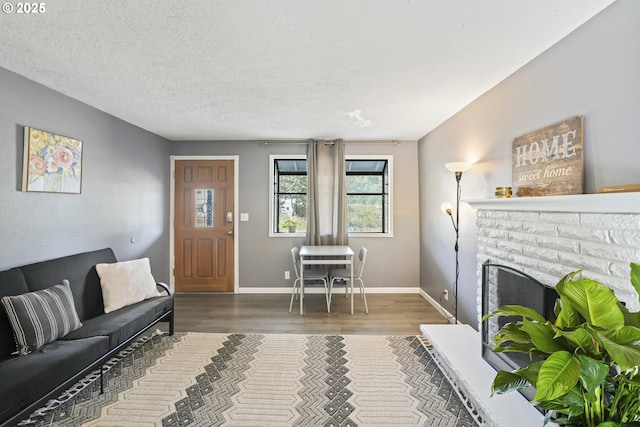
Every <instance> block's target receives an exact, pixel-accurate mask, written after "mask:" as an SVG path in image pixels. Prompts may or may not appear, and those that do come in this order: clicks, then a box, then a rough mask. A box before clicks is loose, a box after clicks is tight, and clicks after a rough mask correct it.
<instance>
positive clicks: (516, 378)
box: [491, 371, 531, 396]
mask: <svg viewBox="0 0 640 427" xmlns="http://www.w3.org/2000/svg"><path fill="white" fill-rule="evenodd" d="M530 385H531V384H530V383H529V381H527V380H526V379H525V378H524V377H522V376H521V375H518V374H517V373H515V372H507V371H498V373H497V374H496V377H495V378H494V379H493V384H491V396H493V395H494V393H497V394H505V393H509V392H512V391H514V390H520V389H521V388H524V387H528V386H530Z"/></svg>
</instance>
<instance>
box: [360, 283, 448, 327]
mask: <svg viewBox="0 0 640 427" xmlns="http://www.w3.org/2000/svg"><path fill="white" fill-rule="evenodd" d="M367 292H368V291H367ZM420 295H422V298H424V299H426V300H427V302H428V303H429V304H431V305H432V306H434V307H435V308H436V310H438V311H439V312H440V313H442V314H443V315H444V317H446V318H447V319H449V323H455V318H454V316H453V314H451V313H449V311H447V310H446V309H445V308H444V307H443V306H442V305H441V304H440V303H439V302H438V301H436V300H435V299H433V297H432V296H431V295H429V294H428V293H426V292H425V291H424V289H422V288H420ZM458 323H460V321H459V320H458Z"/></svg>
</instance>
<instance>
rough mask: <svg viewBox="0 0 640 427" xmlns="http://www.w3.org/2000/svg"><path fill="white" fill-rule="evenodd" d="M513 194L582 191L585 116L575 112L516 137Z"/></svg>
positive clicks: (541, 194) (551, 194) (529, 194)
mask: <svg viewBox="0 0 640 427" xmlns="http://www.w3.org/2000/svg"><path fill="white" fill-rule="evenodd" d="M511 169H512V180H513V183H512V184H511V185H512V187H513V194H515V195H517V196H519V197H526V196H558V195H564V194H582V192H583V183H584V117H583V116H575V117H571V118H569V119H566V120H563V121H561V122H558V123H555V124H553V125H551V126H547V127H546V128H543V129H539V130H536V131H533V132H529V133H527V134H526V135H522V136H519V137H517V138H516V139H514V140H513V152H512V168H511Z"/></svg>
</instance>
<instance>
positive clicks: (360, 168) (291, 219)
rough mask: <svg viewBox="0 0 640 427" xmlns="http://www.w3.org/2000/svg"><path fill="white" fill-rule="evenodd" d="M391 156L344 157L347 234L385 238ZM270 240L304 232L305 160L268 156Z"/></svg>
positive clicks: (388, 227) (389, 225)
mask: <svg viewBox="0 0 640 427" xmlns="http://www.w3.org/2000/svg"><path fill="white" fill-rule="evenodd" d="M392 159H393V158H392V156H347V159H346V160H345V171H346V184H347V213H348V217H349V233H350V234H354V235H376V236H389V235H391V234H392V232H391V224H392V221H391V212H392V209H391V188H392V185H391V177H392V176H393V174H392ZM270 172H271V173H270V175H271V179H270V181H271V189H272V190H271V195H270V201H271V211H270V217H271V218H270V219H271V221H270V223H271V229H270V233H269V235H270V236H287V235H292V234H298V235H299V234H303V233H305V232H306V229H307V160H306V158H305V157H304V156H284V155H281V156H275V155H272V156H270Z"/></svg>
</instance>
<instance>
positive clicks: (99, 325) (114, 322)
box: [63, 295, 173, 350]
mask: <svg viewBox="0 0 640 427" xmlns="http://www.w3.org/2000/svg"><path fill="white" fill-rule="evenodd" d="M172 309H173V295H171V296H160V297H157V298H153V299H148V300H144V301H141V302H139V303H137V304H132V305H129V306H127V307H123V308H121V309H120V310H116V311H112V312H110V313H107V314H103V315H101V316H97V317H94V318H93V319H88V320H85V321H84V322H83V325H82V327H81V328H80V329H78V330H76V331H74V332H71V333H70V334H68V335H67V336H65V337H64V338H63V340H74V339H79V338H86V337H91V336H97V335H104V336H107V337H108V338H109V350H112V349H114V348H116V347H117V346H119V345H120V344H122V343H124V342H125V341H127V340H128V339H129V338H132V337H134V336H136V335H137V334H139V333H140V332H142V331H143V330H144V329H146V328H147V327H148V326H149V325H151V324H152V323H153V322H155V321H156V320H158V319H159V318H160V317H162V316H164V315H165V314H167V313H169V312H170V311H171V310H172Z"/></svg>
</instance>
